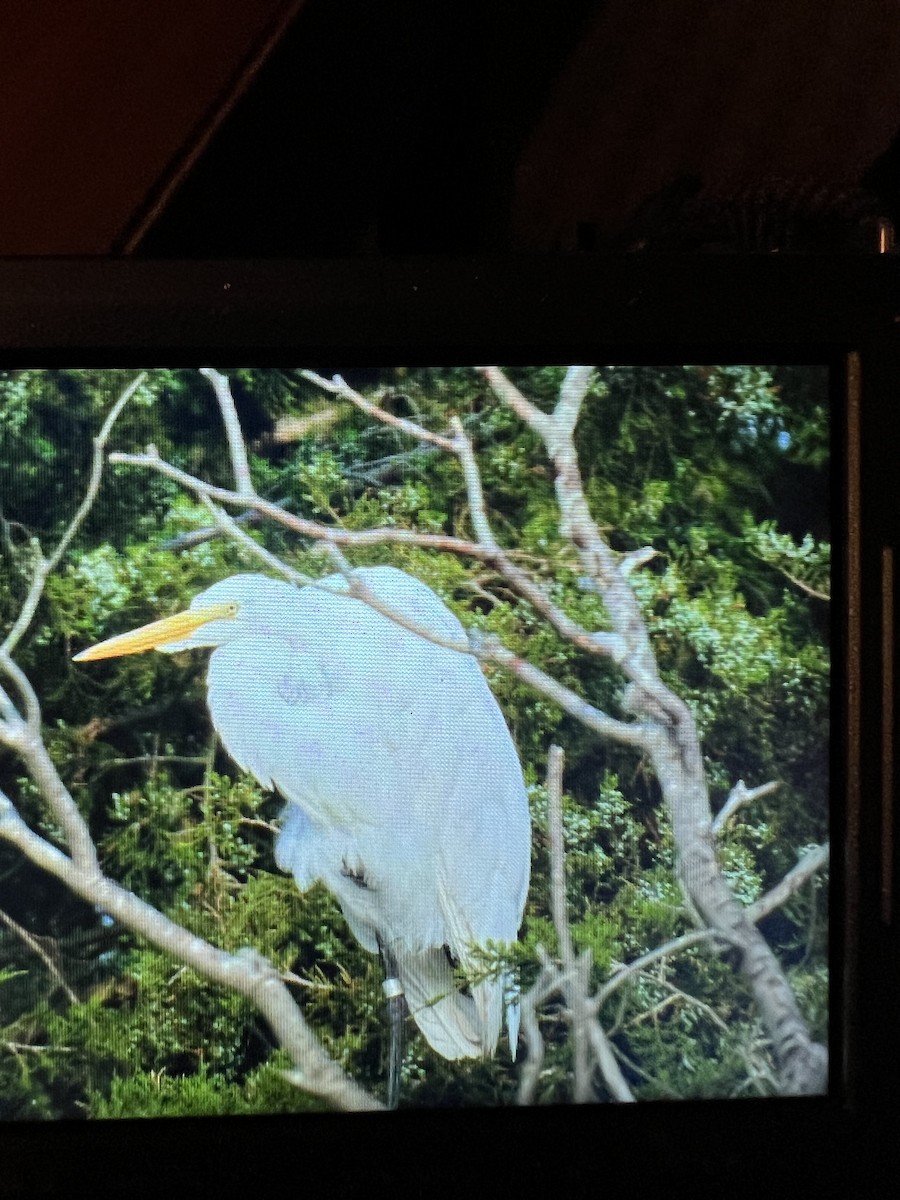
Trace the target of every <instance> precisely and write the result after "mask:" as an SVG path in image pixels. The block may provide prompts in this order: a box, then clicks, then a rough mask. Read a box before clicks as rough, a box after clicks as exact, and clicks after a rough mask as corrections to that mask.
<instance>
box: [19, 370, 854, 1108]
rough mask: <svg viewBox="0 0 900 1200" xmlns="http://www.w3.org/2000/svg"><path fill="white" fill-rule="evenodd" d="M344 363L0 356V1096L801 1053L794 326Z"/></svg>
mask: <svg viewBox="0 0 900 1200" xmlns="http://www.w3.org/2000/svg"><path fill="white" fill-rule="evenodd" d="M337 366H338V367H339V368H340V369H342V370H344V374H343V375H342V376H335V374H334V371H333V370H331V369H329V370H328V371H324V370H319V371H316V372H311V371H306V370H304V369H302V368H277V369H276V368H246V367H222V368H220V369H211V368H210V369H198V368H185V367H183V366H178V367H175V368H153V369H150V370H147V371H146V372H140V373H139V372H137V371H135V370H85V369H83V368H77V369H73V370H64V369H53V370H49V369H44V370H41V369H32V368H22V369H16V370H9V371H6V372H5V373H4V374H3V376H2V380H0V384H2V388H3V404H2V407H0V412H2V416H0V428H2V431H3V443H2V454H3V460H4V461H3V471H4V476H5V480H6V482H5V484H4V488H3V492H4V499H3V518H4V526H3V532H4V541H5V549H6V553H5V557H4V564H5V565H4V572H5V575H6V579H5V582H4V589H3V590H4V596H5V600H4V606H5V610H6V611H5V612H4V614H3V615H4V622H5V624H6V628H7V629H8V630H9V631H10V638H11V642H10V646H9V650H10V652H11V658H10V661H11V662H12V663H13V664H14V665H13V666H10V667H9V668H8V669H7V672H6V675H5V682H4V688H5V693H4V696H5V699H4V712H3V716H4V721H5V725H4V732H3V737H4V740H5V744H6V747H7V749H8V751H9V752H10V753H8V754H7V756H6V758H5V759H4V762H3V793H4V796H5V797H6V798H7V800H6V802H5V805H6V806H5V808H4V820H3V823H2V824H0V832H3V833H4V844H3V846H2V850H0V856H2V857H0V862H2V867H3V877H2V881H0V910H2V915H0V921H2V930H0V971H2V975H0V1025H2V1033H3V1037H2V1039H0V1040H2V1042H3V1057H2V1071H3V1075H4V1080H3V1086H2V1088H0V1095H2V1100H0V1105H2V1106H3V1107H2V1109H0V1111H2V1115H3V1116H4V1117H5V1118H7V1119H13V1120H15V1119H19V1118H28V1117H46V1118H72V1117H78V1116H89V1117H94V1118H103V1117H142V1116H143V1117H146V1116H161V1115H188V1116H196V1115H201V1114H211V1115H222V1114H228V1113H234V1114H237V1113H272V1112H296V1111H305V1110H309V1109H321V1108H323V1107H332V1106H335V1105H336V1106H338V1107H346V1108H360V1107H377V1106H380V1105H383V1104H384V1103H385V1102H390V1101H391V1100H392V1099H393V1097H392V1096H391V1094H390V1092H391V1077H392V1073H395V1074H396V1076H397V1081H396V1092H397V1103H398V1104H399V1106H400V1107H408V1108H425V1107H428V1108H435V1107H437V1108H440V1107H449V1106H454V1107H458V1106H474V1107H479V1108H483V1107H486V1106H488V1107H513V1106H516V1105H518V1104H523V1103H524V1104H526V1105H529V1106H532V1105H536V1104H542V1103H544V1104H546V1103H557V1104H568V1103H571V1102H575V1101H579V1102H582V1101H585V1100H590V1101H596V1102H597V1103H603V1102H608V1101H612V1100H617V1101H629V1100H632V1099H634V1100H662V1099H666V1100H675V1099H692V1098H704V1099H705V1098H713V1097H715V1098H720V1099H728V1098H738V1097H744V1096H776V1095H784V1094H823V1093H824V1092H825V1090H826V1087H827V1066H826V1054H825V1046H826V1044H827V1022H828V1007H829V1006H828V996H829V990H828V907H827V853H828V851H827V840H828V820H829V803H828V798H829V767H830V755H829V702H830V683H831V657H830V645H829V643H830V609H829V598H830V591H831V585H830V581H831V572H830V566H829V543H830V538H831V515H832V506H833V501H834V496H833V495H832V488H831V483H830V475H829V469H830V447H831V430H830V428H829V417H828V414H829V403H828V401H829V373H828V370H827V369H826V368H825V367H824V366H822V365H818V366H815V365H796V364H793V365H789V364H787V363H786V362H781V363H779V364H776V365H758V364H754V363H744V364H743V365H741V364H736V363H734V362H733V361H728V362H724V361H723V362H720V363H718V364H715V363H707V364H705V365H690V366H673V365H651V364H647V363H643V364H641V365H629V364H628V363H620V364H619V365H616V366H599V367H596V368H584V367H578V366H575V367H568V366H565V365H562V366H560V365H552V366H527V367H526V366H516V365H514V366H506V367H498V368H474V367H470V366H452V367H444V368H427V369H425V368H418V367H415V366H407V367H397V366H392V367H377V368H370V369H365V368H356V369H355V370H351V369H349V368H348V369H345V368H344V364H337ZM93 439H99V441H98V442H94V441H93ZM92 443H93V449H92ZM148 447H149V448H148ZM38 545H39V547H40V553H41V554H42V555H43V556H44V559H43V565H42V564H41V560H40V559H39V558H38V557H37V555H38V553H39V551H38ZM376 568H392V569H393V571H394V572H402V575H399V574H396V573H395V574H387V575H385V574H383V573H381V574H379V573H378V572H377V570H376ZM355 569H360V573H359V574H358V575H357V574H354V570H355ZM372 571H374V572H375V573H370V572H372ZM247 573H253V574H254V575H256V576H259V575H263V576H266V577H268V578H269V579H274V578H279V577H281V578H282V579H284V580H285V581H286V586H287V588H291V587H293V588H296V587H298V586H299V587H303V588H305V589H307V590H306V591H304V592H303V593H301V594H302V595H305V596H310V595H313V596H314V597H315V603H312V602H311V601H309V602H305V603H307V610H305V611H304V613H303V614H299V615H298V614H297V613H294V611H293V610H292V609H291V603H292V600H288V599H285V598H283V597H284V596H285V595H286V594H290V595H291V596H292V597H293V593H280V592H279V593H278V595H279V597H281V598H279V599H277V600H275V601H272V602H271V604H270V606H269V608H268V610H267V611H266V612H262V613H261V614H260V610H259V609H258V608H257V607H256V604H255V597H256V596H257V595H258V594H259V590H260V588H263V587H264V585H262V584H260V583H259V582H258V581H257V582H255V583H252V584H251V583H248V582H247V581H244V583H243V584H240V585H236V587H237V590H234V588H232V591H229V592H228V594H227V595H225V594H224V593H222V594H221V595H220V594H219V593H216V594H215V595H214V596H211V597H207V598H206V599H205V600H203V601H201V602H200V603H201V606H202V607H203V608H204V609H206V608H208V607H209V606H211V605H213V604H216V605H221V604H226V605H232V604H234V605H237V609H238V611H237V612H235V613H226V614H222V613H221V612H220V611H219V610H218V609H217V611H216V614H215V619H213V618H210V621H209V623H205V624H203V625H198V626H197V627H196V629H194V628H191V629H188V628H187V627H182V626H179V627H178V629H177V632H174V633H173V629H172V627H167V628H166V630H165V631H164V632H163V634H162V635H161V636H160V637H159V638H157V640H156V642H155V643H154V644H155V645H156V646H157V649H153V650H151V649H148V648H147V646H146V645H145V642H144V641H142V642H141V643H128V644H125V645H124V646H123V645H122V643H119V644H118V645H117V646H114V647H111V648H108V651H109V650H112V651H123V652H124V654H119V653H116V654H115V656H114V657H110V658H109V659H107V658H105V657H104V658H100V659H98V661H96V662H94V661H90V659H88V660H87V661H84V660H83V661H82V662H80V663H77V664H73V663H72V662H71V659H72V656H73V655H75V654H76V653H79V652H82V651H84V650H86V649H87V648H88V647H90V646H91V645H93V644H95V643H101V642H103V641H104V640H105V639H108V638H110V637H116V636H117V635H120V634H123V633H125V632H126V631H128V630H130V629H132V628H134V627H143V626H144V625H145V624H147V623H150V622H154V621H157V620H159V619H160V618H163V617H168V616H171V615H172V614H174V613H176V612H178V611H182V610H184V609H186V608H187V607H188V606H189V605H190V604H191V603H192V601H194V598H195V597H196V596H197V595H198V594H199V593H203V592H205V591H206V590H207V589H208V588H209V587H210V586H211V585H215V584H216V583H217V582H218V581H221V580H226V579H229V578H231V577H233V576H235V575H243V574H247ZM323 577H328V578H329V579H330V582H329V583H328V584H327V585H326V587H325V588H322V587H315V586H313V587H312V588H311V589H310V585H309V584H308V582H307V581H308V580H321V579H322V578H323ZM426 589H427V590H426ZM254 613H255V614H257V616H253V614H254ZM360 614H362V615H360ZM245 617H246V618H247V619H248V621H250V627H249V630H248V632H247V635H246V640H244V639H243V638H242V636H239V633H240V631H238V625H239V624H241V622H242V621H243V619H244V618H245ZM251 617H252V618H253V619H252V620H251ZM396 617H400V618H401V621H400V623H398V622H397V621H395V620H394V618H396ZM223 621H225V622H232V621H233V625H229V626H228V628H227V630H226V631H225V632H223V631H222V630H221V629H219V628H218V626H219V625H221V624H222V622H223ZM260 622H261V623H260ZM236 631H237V632H236ZM423 634H424V635H428V636H427V637H423V636H422V635H423ZM231 635H234V636H231ZM149 636H150V640H151V642H153V638H154V637H155V635H149ZM189 638H194V639H195V643H194V644H196V645H197V646H198V647H199V646H202V645H204V644H205V645H206V646H213V647H218V648H214V649H212V651H211V653H212V659H211V662H212V663H213V664H215V662H216V661H217V656H218V661H219V662H220V663H222V664H223V665H224V663H225V659H226V657H227V656H228V655H229V654H230V655H231V657H230V658H228V663H229V664H230V668H229V673H227V674H226V675H224V676H222V677H221V679H224V682H221V681H220V683H219V684H217V685H216V686H214V687H212V686H211V687H210V689H209V690H208V688H207V684H206V681H205V676H206V667H205V663H206V659H207V658H208V657H209V656H210V650H209V649H200V648H197V649H191V648H189V647H187V646H183V643H184V642H185V641H186V640H187V639H189ZM204 638H205V639H206V640H205V642H204ZM429 638H430V640H429ZM217 639H219V640H217ZM435 639H436V640H435ZM182 647H183V648H182ZM229 647H230V649H229ZM136 649H140V650H141V653H139V654H135V653H132V651H134V650H136ZM158 651H169V653H163V652H158ZM460 664H464V665H462V666H461V665H460ZM212 669H213V668H212V667H211V670H212ZM18 671H21V672H23V673H24V678H23V677H22V676H20V675H19V674H18ZM26 679H27V680H28V681H30V687H31V688H33V689H34V694H35V700H36V701H37V702H38V703H39V704H40V708H41V712H40V718H41V721H40V737H38V736H37V733H38V720H37V712H36V709H35V705H34V703H32V702H31V697H30V692H29V684H28V683H26V682H25V680H26ZM211 679H212V677H211ZM485 681H486V683H485ZM488 689H490V690H488ZM492 697H493V699H492ZM497 705H499V708H498V707H497ZM23 722H24V723H23ZM29 722H30V724H29ZM216 729H218V733H219V737H218V738H217V737H216V734H215V730H216ZM42 746H43V747H46V750H47V756H46V757H45V756H44V755H43V751H42V748H41V747H42ZM241 767H243V768H244V769H243V770H242V769H241ZM54 772H56V773H58V775H57V774H54ZM273 784H274V785H275V789H274V790H273V788H272V786H271V785H273ZM277 792H280V793H281V795H280V797H279V795H277V794H276V793H277ZM285 798H287V801H288V803H287V808H285ZM285 814H286V816H285ZM18 818H21V823H19V820H18ZM82 821H83V822H84V823H83V824H82ZM523 830H524V832H523ZM87 835H89V838H90V843H92V844H93V846H94V847H95V848H96V854H97V859H98V862H99V867H100V870H101V872H102V875H103V877H104V878H103V879H102V880H101V879H100V878H99V877H98V875H97V872H96V869H95V866H94V861H93V858H92V850H91V845H90V844H89V841H88V836H87ZM66 847H68V848H69V850H70V851H71V853H72V861H71V862H63V861H61V860H60V859H59V857H58V856H57V855H56V849H57V848H63V849H65V848H66ZM329 856H330V857H329ZM423 864H424V865H423ZM291 873H293V875H294V876H296V878H292V877H291ZM107 881H109V882H107ZM298 883H299V884H300V885H301V886H299V887H298ZM526 885H527V886H526ZM135 898H137V899H135ZM139 901H140V902H142V903H139ZM145 905H147V906H149V907H145ZM379 945H381V946H382V947H383V954H382V955H381V956H379V953H378V950H379ZM248 948H249V949H252V951H253V954H250V953H248ZM223 952H224V953H223ZM260 956H262V957H260ZM381 958H384V960H385V962H382V961H381ZM263 960H265V961H263ZM265 963H268V964H271V967H268V966H266V965H265ZM423 963H426V964H427V967H426V966H425V965H423ZM385 964H386V971H385ZM386 972H387V975H388V977H396V978H397V979H399V981H400V985H401V988H400V990H402V991H403V992H404V993H405V995H406V1003H407V1007H408V1008H411V1009H412V1019H408V1018H406V1017H404V1016H403V1013H402V1004H403V1002H402V1001H400V1000H399V995H398V994H396V993H397V992H398V989H390V988H389V989H388V990H389V991H393V992H394V993H395V995H394V998H393V1000H392V1004H393V1013H392V1014H390V1015H388V1014H386V1013H385V999H384V996H383V989H382V981H383V979H384V977H385V973H386ZM392 1027H393V1028H395V1029H396V1028H398V1027H399V1028H400V1029H401V1030H402V1033H403V1041H402V1044H397V1045H398V1048H397V1049H394V1050H392V1048H391V1045H392V1043H391V1028H392ZM511 1041H512V1042H513V1043H514V1044H515V1046H516V1051H517V1052H516V1057H515V1060H513V1057H512V1055H511V1053H510V1050H511V1046H510V1042H511ZM495 1043H496V1044H497V1047H496V1053H495V1054H494V1055H493V1057H491V1056H490V1054H489V1053H485V1052H490V1051H492V1050H493V1049H494V1045H495ZM392 1056H393V1057H392ZM392 1068H396V1069H395V1071H393V1070H392ZM298 1084H302V1085H303V1086H302V1087H298V1086H297V1085H298Z"/></svg>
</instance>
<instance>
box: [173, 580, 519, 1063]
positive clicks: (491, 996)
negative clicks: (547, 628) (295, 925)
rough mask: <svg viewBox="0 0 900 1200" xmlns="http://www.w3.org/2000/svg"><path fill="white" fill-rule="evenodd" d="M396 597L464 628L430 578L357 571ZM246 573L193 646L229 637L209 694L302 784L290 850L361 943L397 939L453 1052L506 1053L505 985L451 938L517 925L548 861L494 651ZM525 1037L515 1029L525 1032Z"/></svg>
mask: <svg viewBox="0 0 900 1200" xmlns="http://www.w3.org/2000/svg"><path fill="white" fill-rule="evenodd" d="M357 575H358V576H359V578H360V579H361V580H362V581H363V583H365V585H366V586H367V588H369V589H370V590H371V592H372V593H374V594H375V595H376V596H377V597H378V598H379V600H381V601H382V602H384V603H385V604H387V605H389V606H390V608H391V609H392V610H393V611H394V612H397V613H398V614H400V615H401V616H403V617H405V618H406V619H408V620H411V621H412V622H414V623H415V624H416V625H418V626H419V627H420V628H426V629H428V630H430V631H432V632H434V633H436V634H439V635H440V636H442V637H443V638H445V639H446V638H449V639H452V640H454V641H457V642H460V643H462V642H464V641H465V634H464V631H463V628H462V626H461V625H460V623H459V621H458V620H457V619H456V617H455V616H454V615H453V614H452V613H451V612H450V610H449V609H448V608H447V607H446V605H444V604H443V602H442V601H441V600H440V599H439V598H438V597H437V596H436V595H435V594H434V593H433V592H432V591H431V590H430V589H429V588H428V587H426V586H425V585H424V584H423V583H421V582H420V581H418V580H416V579H413V578H412V577H411V576H409V575H406V574H405V573H404V572H402V571H398V570H396V569H394V568H391V567H373V568H370V569H363V570H360V571H358V572H357ZM322 583H323V585H324V587H325V588H327V589H330V590H322V589H321V588H317V587H307V588H302V589H298V588H295V587H292V586H291V585H290V584H287V583H284V582H281V581H278V580H273V579H268V578H266V577H264V576H261V575H237V576H233V577H232V578H230V579H225V580H223V581H222V582H220V583H217V584H214V585H213V586H212V587H211V588H209V589H208V590H207V591H206V592H204V593H202V594H201V595H199V596H197V597H195V599H194V602H193V603H192V605H191V608H192V609H193V608H203V607H206V606H209V605H212V604H218V603H222V602H230V601H234V602H236V605H237V611H236V615H235V616H234V618H230V619H227V620H215V621H211V622H209V623H208V624H207V625H205V626H203V627H202V628H201V629H199V630H198V631H197V632H196V633H194V634H192V635H191V636H190V637H189V638H187V639H185V640H184V641H181V642H177V643H170V644H169V645H166V646H161V647H160V649H165V650H167V651H175V650H180V649H187V648H190V647H196V646H213V647H214V650H213V653H212V656H211V658H210V664H209V678H208V684H209V708H210V713H211V714H212V719H213V723H214V724H215V727H216V729H217V731H218V733H219V735H220V737H221V739H222V742H223V743H224V745H225V747H226V749H227V750H228V752H229V754H230V755H231V756H232V758H234V760H235V762H237V763H238V765H239V766H241V767H242V768H243V769H244V770H247V771H249V772H250V773H251V774H253V775H254V776H255V777H256V778H257V779H258V780H259V782H260V783H261V784H262V785H263V786H264V787H267V788H274V789H277V790H278V791H279V792H280V793H281V794H282V795H283V796H284V797H285V798H286V799H287V800H288V802H289V803H288V806H287V809H286V811H285V816H284V822H283V828H282V832H281V834H280V837H279V840H278V843H277V846H276V857H277V860H278V863H279V865H280V866H281V867H282V868H283V869H285V870H290V871H292V872H293V874H294V876H295V878H296V880H297V883H298V884H299V886H300V887H301V888H305V887H308V886H309V885H310V883H312V882H313V881H315V880H317V879H318V880H322V881H323V882H324V883H325V885H326V886H327V887H328V888H329V889H330V890H331V891H332V892H333V893H334V894H335V896H336V897H337V899H338V901H339V902H340V905H341V908H342V909H343V911H344V914H345V916H346V918H347V921H348V923H349V925H350V927H351V929H352V930H353V932H354V934H355V935H356V937H357V938H358V939H359V941H360V942H361V943H362V944H363V945H364V946H365V947H366V948H367V949H369V950H372V951H375V950H376V949H377V948H378V939H379V938H380V939H381V940H382V942H383V943H384V944H385V945H386V946H387V947H388V948H389V949H390V951H391V952H392V953H393V955H394V958H395V960H396V963H397V969H398V974H399V976H400V979H401V982H402V983H403V985H404V989H405V991H406V996H407V1000H408V1002H409V1005H410V1010H411V1012H412V1013H413V1016H414V1017H415V1019H416V1021H417V1023H418V1024H419V1026H420V1028H421V1029H422V1031H423V1033H424V1034H425V1036H426V1038H427V1039H428V1040H429V1042H431V1044H432V1045H433V1046H434V1047H435V1049H437V1050H438V1051H439V1052H440V1053H441V1054H443V1055H445V1057H447V1058H459V1057H464V1056H469V1055H478V1054H484V1053H491V1052H493V1050H494V1047H495V1045H496V1042H497V1038H498V1036H499V1032H500V1027H501V1024H502V1014H503V1008H504V1004H503V983H502V981H498V980H483V981H482V982H480V983H474V984H472V985H471V986H470V987H469V988H467V989H466V990H465V991H460V990H459V987H458V983H457V981H456V980H455V979H454V975H453V970H452V967H451V964H450V962H449V959H448V956H447V953H446V951H445V949H444V947H448V948H449V951H450V954H452V956H453V958H454V959H456V960H457V961H458V963H459V964H460V965H461V967H462V968H463V970H464V971H465V970H467V969H468V970H469V971H470V972H473V973H474V972H475V970H476V968H475V964H474V956H473V950H474V948H476V947H478V946H484V945H485V943H486V942H488V941H495V942H511V941H514V940H515V938H516V935H517V932H518V928H519V924H520V922H521V919H522V911H523V907H524V903H525V895H526V891H527V888H528V878H529V864H530V823H529V816H528V804H527V799H526V794H525V788H524V784H523V781H522V772H521V768H520V765H519V761H518V757H517V755H516V751H515V747H514V746H513V742H512V739H511V737H510V734H509V731H508V729H507V727H506V723H505V721H504V719H503V716H502V714H501V712H500V709H499V707H498V705H497V702H496V701H495V699H494V697H493V695H492V694H491V692H490V689H489V688H488V686H487V682H486V680H485V678H484V676H483V674H482V672H481V670H480V668H479V666H478V664H477V662H476V661H475V660H474V659H473V658H471V657H470V656H468V655H466V654H460V653H457V652H456V651H453V650H450V649H447V648H446V647H442V646H438V645H435V644H434V643H432V642H429V641H427V640H426V639H424V638H422V637H420V636H418V635H417V634H415V633H413V632H411V631H410V630H408V629H406V628H404V627H403V626H401V625H398V624H397V623H396V622H394V621H391V620H390V619H389V618H388V617H386V616H384V615H382V614H381V613H379V612H377V611H376V610H375V609H373V608H372V607H371V606H369V605H367V604H366V603H364V602H363V601H362V600H359V599H356V598H353V597H350V596H349V595H347V594H346V582H345V580H344V579H343V577H342V576H339V575H335V576H331V577H329V578H328V579H327V580H323V581H322ZM512 1040H514V1038H513V1039H512Z"/></svg>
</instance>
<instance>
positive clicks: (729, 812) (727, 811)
mask: <svg viewBox="0 0 900 1200" xmlns="http://www.w3.org/2000/svg"><path fill="white" fill-rule="evenodd" d="M780 786H781V785H780V784H779V783H778V781H777V780H772V781H771V782H770V783H761V784H760V785H759V787H755V788H748V787H747V785H746V784H745V783H744V781H743V779H739V780H738V781H737V783H736V784H735V785H734V787H733V788H732V789H731V791H730V792H729V793H728V799H727V800H726V801H725V803H724V804H723V805H722V807H721V808H720V809H719V811H718V812H717V813H716V815H715V818H714V820H713V823H712V831H713V833H714V835H715V836H716V837H719V835H720V834H721V833H723V832H724V830H725V827H726V825H727V824H728V822H729V821H730V820H731V818H732V817H733V816H734V814H735V813H736V812H737V811H738V809H739V808H743V807H744V805H745V804H749V803H750V802H751V801H752V800H760V799H762V797H763V796H770V795H771V794H772V792H777V791H778V789H779V787H780Z"/></svg>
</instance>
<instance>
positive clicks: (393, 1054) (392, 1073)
mask: <svg viewBox="0 0 900 1200" xmlns="http://www.w3.org/2000/svg"><path fill="white" fill-rule="evenodd" d="M378 949H379V950H380V951H381V961H382V962H383V963H384V975H385V979H384V983H383V984H382V985H381V987H382V990H383V991H384V994H385V996H386V997H387V1015H388V1026H389V1028H390V1031H391V1048H390V1052H389V1056H388V1081H387V1106H388V1108H391V1109H394V1108H396V1107H397V1102H398V1100H399V1099H400V1064H401V1062H402V1060H403V1020H404V1018H405V1017H406V1014H407V1007H406V997H405V996H404V995H403V984H402V983H401V982H400V979H399V975H398V971H397V960H396V959H395V958H394V955H393V952H392V951H391V949H390V948H389V947H388V946H387V945H386V944H385V942H384V941H383V939H382V938H381V935H380V934H379V935H378Z"/></svg>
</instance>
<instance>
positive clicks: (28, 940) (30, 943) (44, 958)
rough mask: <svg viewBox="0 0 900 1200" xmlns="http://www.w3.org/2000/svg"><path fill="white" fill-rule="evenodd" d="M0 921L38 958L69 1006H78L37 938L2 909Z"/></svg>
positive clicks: (75, 997)
mask: <svg viewBox="0 0 900 1200" xmlns="http://www.w3.org/2000/svg"><path fill="white" fill-rule="evenodd" d="M0 921H2V922H3V924H4V925H5V926H6V928H7V929H8V930H9V931H10V932H11V933H14V934H15V935H16V937H17V938H18V939H19V941H20V942H22V943H23V944H24V945H26V946H27V947H28V949H29V950H30V951H31V952H32V953H33V954H36V955H37V956H38V958H39V959H40V960H41V962H42V963H43V964H44V966H45V967H46V968H47V970H48V972H49V973H50V976H51V978H52V979H53V980H54V981H55V982H56V984H57V986H59V987H61V988H62V990H63V991H64V992H65V993H66V998H67V1000H68V1001H69V1003H70V1004H78V1003H79V999H78V997H77V996H76V995H75V993H74V992H73V991H72V989H71V988H70V987H69V984H68V982H67V981H66V979H65V977H64V976H63V974H62V972H61V971H60V969H59V967H57V965H56V963H55V962H54V961H53V959H52V958H51V957H50V955H49V954H48V953H47V951H46V950H45V949H44V947H43V946H42V945H41V943H40V941H39V940H38V939H37V938H35V937H32V935H31V934H30V933H29V932H28V930H27V929H24V928H23V927H22V926H21V925H20V924H19V923H18V921H14V920H13V918H12V917H11V916H10V915H9V913H8V912H4V910H3V909H2V908H0Z"/></svg>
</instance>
